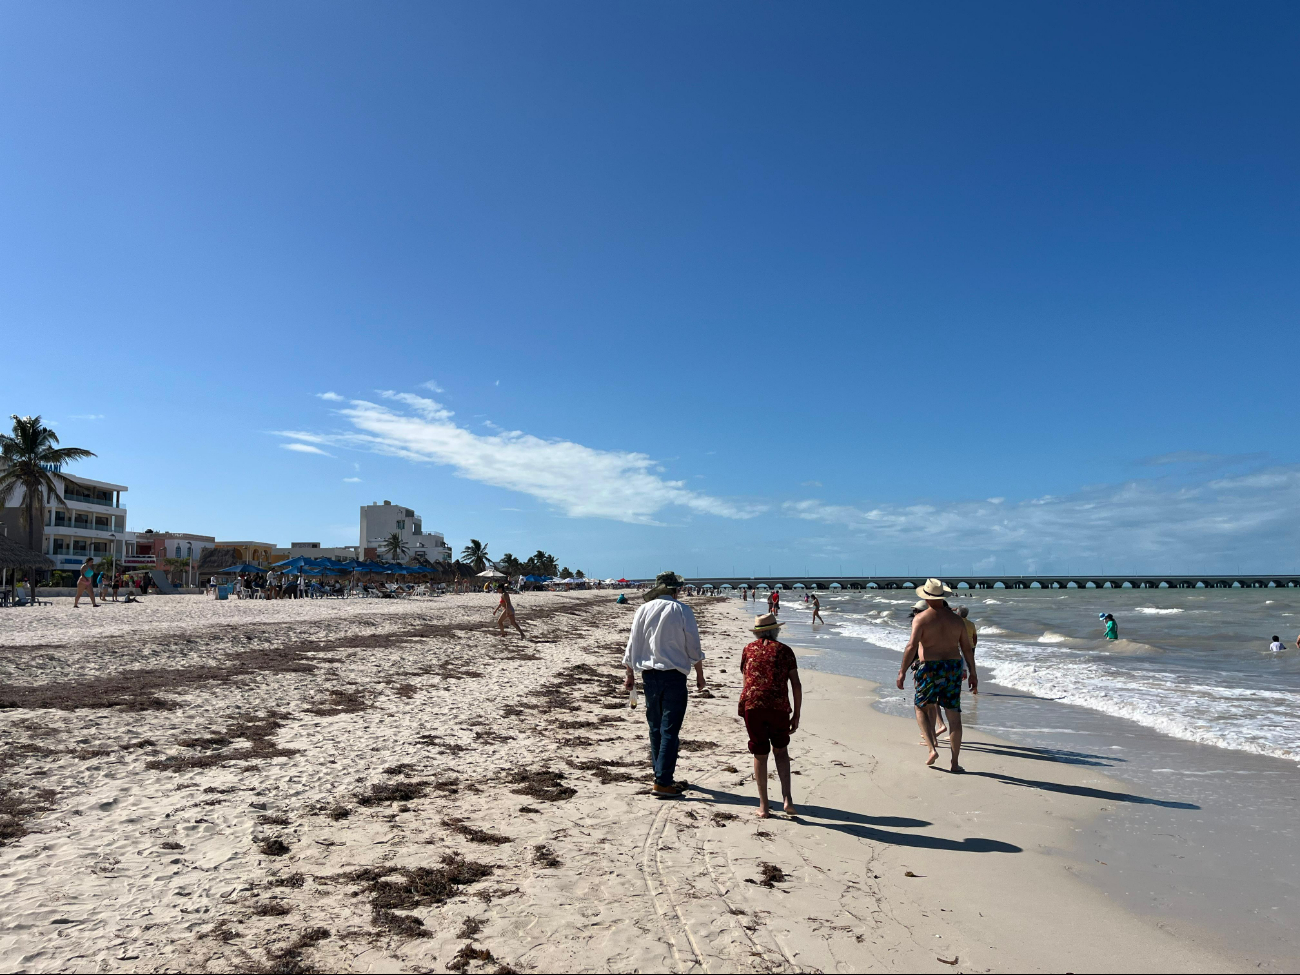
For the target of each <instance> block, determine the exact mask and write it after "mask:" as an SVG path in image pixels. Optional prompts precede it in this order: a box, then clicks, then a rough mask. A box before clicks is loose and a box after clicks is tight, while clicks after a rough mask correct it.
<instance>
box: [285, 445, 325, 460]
mask: <svg viewBox="0 0 1300 975" xmlns="http://www.w3.org/2000/svg"><path fill="white" fill-rule="evenodd" d="M280 446H281V447H283V448H284V449H285V450H292V451H294V452H295V453H299V454H320V455H321V456H322V457H333V456H334V455H333V454H327V453H325V451H323V450H321V449H320V448H319V447H313V446H311V444H305V443H282V444H280Z"/></svg>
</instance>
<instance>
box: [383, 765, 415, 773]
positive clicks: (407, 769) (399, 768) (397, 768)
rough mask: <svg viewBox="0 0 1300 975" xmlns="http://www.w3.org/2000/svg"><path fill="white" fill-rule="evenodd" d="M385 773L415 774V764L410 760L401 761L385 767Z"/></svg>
mask: <svg viewBox="0 0 1300 975" xmlns="http://www.w3.org/2000/svg"><path fill="white" fill-rule="evenodd" d="M384 774H385V775H414V774H415V766H414V765H412V764H411V763H410V762H399V763H397V764H396V765H390V766H388V767H387V768H386V769H384Z"/></svg>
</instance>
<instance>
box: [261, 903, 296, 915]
mask: <svg viewBox="0 0 1300 975" xmlns="http://www.w3.org/2000/svg"><path fill="white" fill-rule="evenodd" d="M253 913H254V914H256V915H257V916H258V917H284V916H285V915H286V914H292V913H293V905H292V904H286V903H285V902H284V901H259V902H258V903H256V904H254V905H253Z"/></svg>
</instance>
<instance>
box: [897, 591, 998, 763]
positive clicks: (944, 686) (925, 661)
mask: <svg viewBox="0 0 1300 975" xmlns="http://www.w3.org/2000/svg"><path fill="white" fill-rule="evenodd" d="M916 594H917V595H918V596H920V597H921V599H923V600H924V601H925V604H926V608H925V609H924V610H923V611H922V612H920V613H917V614H916V616H915V617H914V618H913V619H912V636H911V638H910V639H909V640H908V641H907V649H906V650H905V651H904V652H903V663H902V666H900V667H899V668H898V682H897V683H898V689H899V690H900V691H901V690H902V689H903V682H904V680H905V678H906V676H907V669H908V668H909V667H910V666H911V665H912V661H914V660H917V659H919V660H920V663H919V664H918V666H917V668H916V697H915V700H914V702H913V703H914V705H915V708H916V723H917V724H918V725H919V726H920V728H921V734H923V735H924V736H925V742H926V744H927V745H929V747H930V754H929V757H928V758H926V760H925V764H926V765H933V764H934V763H935V761H936V760H937V759H938V758H939V748H938V742H937V737H936V735H935V730H934V725H935V718H936V717H937V715H936V711H937V709H939V708H942V709H943V711H944V713H945V716H946V717H947V719H948V743H949V746H950V748H951V750H952V765H951V766H950V768H951V770H952V771H953V772H964V771H965V769H963V768H962V767H961V764H960V762H959V761H958V760H959V758H960V756H961V734H962V727H961V674H962V660H963V658H964V659H965V662H966V667H967V669H968V670H969V672H970V689H971V691H972V692H973V691H974V690H975V689H976V687H978V686H979V678H978V677H977V676H976V673H975V654H974V649H973V648H972V647H971V645H970V637H969V636H968V635H967V633H966V626H965V623H964V622H963V621H962V618H961V617H960V616H958V615H957V614H956V613H954V612H953V611H952V610H951V609H949V608H948V604H947V602H946V601H945V600H944V597H945V596H948V595H951V594H952V590H951V589H949V588H948V587H947V586H945V585H944V584H943V583H942V582H940V581H939V580H938V579H927V580H926V583H925V585H923V586H917V588H916Z"/></svg>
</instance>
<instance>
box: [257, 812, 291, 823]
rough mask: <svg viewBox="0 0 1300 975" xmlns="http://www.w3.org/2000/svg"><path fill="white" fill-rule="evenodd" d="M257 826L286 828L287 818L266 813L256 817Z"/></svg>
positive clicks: (281, 814)
mask: <svg viewBox="0 0 1300 975" xmlns="http://www.w3.org/2000/svg"><path fill="white" fill-rule="evenodd" d="M257 824H258V825H259V826H288V825H289V817H288V816H286V815H284V814H283V813H266V814H264V815H261V816H258V817H257Z"/></svg>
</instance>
